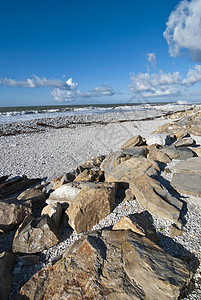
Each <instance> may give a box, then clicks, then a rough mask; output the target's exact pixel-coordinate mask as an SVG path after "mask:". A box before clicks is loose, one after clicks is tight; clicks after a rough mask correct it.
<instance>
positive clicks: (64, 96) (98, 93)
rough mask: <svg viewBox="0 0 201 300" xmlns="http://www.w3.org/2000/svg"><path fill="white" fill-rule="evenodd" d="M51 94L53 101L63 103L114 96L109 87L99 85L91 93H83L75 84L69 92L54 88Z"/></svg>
mask: <svg viewBox="0 0 201 300" xmlns="http://www.w3.org/2000/svg"><path fill="white" fill-rule="evenodd" d="M67 82H68V81H67ZM68 84H69V85H70V82H68ZM51 94H52V96H53V99H54V100H56V101H61V102H64V101H72V100H76V99H84V98H96V97H102V96H113V95H114V94H115V91H114V90H113V89H112V88H111V87H110V86H109V85H101V86H100V87H95V88H94V89H92V90H91V91H89V92H87V93H84V92H81V91H80V90H79V89H77V84H76V85H74V86H72V89H71V90H70V91H67V90H62V89H59V88H55V89H53V90H52V91H51Z"/></svg>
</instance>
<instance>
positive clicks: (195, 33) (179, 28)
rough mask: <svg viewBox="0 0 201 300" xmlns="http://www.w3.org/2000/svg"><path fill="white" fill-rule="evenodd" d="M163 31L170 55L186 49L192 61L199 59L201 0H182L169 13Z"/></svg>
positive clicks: (200, 54)
mask: <svg viewBox="0 0 201 300" xmlns="http://www.w3.org/2000/svg"><path fill="white" fill-rule="evenodd" d="M166 26H167V27H166V30H165V32H164V33H163V35H164V37H165V39H166V40H167V43H168V45H169V52H170V55H171V56H173V57H176V56H178V55H179V54H180V50H181V49H187V50H188V51H189V53H190V56H191V58H192V60H193V61H199V62H200V61H201V0H192V1H187V0H183V1H181V2H180V3H179V5H178V6H177V7H176V9H175V10H174V11H173V12H172V13H171V14H170V16H169V19H168V22H167V23H166Z"/></svg>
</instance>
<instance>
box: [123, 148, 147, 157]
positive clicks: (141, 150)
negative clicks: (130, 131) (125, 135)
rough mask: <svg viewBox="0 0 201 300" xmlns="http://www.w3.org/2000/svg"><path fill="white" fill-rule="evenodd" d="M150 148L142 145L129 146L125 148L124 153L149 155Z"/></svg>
mask: <svg viewBox="0 0 201 300" xmlns="http://www.w3.org/2000/svg"><path fill="white" fill-rule="evenodd" d="M148 152H149V151H148V149H147V147H146V146H142V147H129V148H126V149H125V150H123V154H124V155H130V156H135V157H140V156H142V157H147V154H148Z"/></svg>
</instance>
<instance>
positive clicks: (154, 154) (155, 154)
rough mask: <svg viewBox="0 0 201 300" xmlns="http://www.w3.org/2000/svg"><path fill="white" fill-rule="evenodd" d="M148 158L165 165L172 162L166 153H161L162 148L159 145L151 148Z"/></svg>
mask: <svg viewBox="0 0 201 300" xmlns="http://www.w3.org/2000/svg"><path fill="white" fill-rule="evenodd" d="M148 157H149V158H152V159H153V160H156V161H159V162H162V163H164V164H167V163H170V162H171V158H170V157H169V156H168V155H167V154H166V153H164V152H162V151H160V148H159V147H158V146H157V145H151V146H149V154H148Z"/></svg>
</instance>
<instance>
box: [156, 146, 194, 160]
mask: <svg viewBox="0 0 201 300" xmlns="http://www.w3.org/2000/svg"><path fill="white" fill-rule="evenodd" d="M160 151H161V152H163V153H165V154H167V155H168V156H169V157H170V158H171V159H178V160H186V159H188V158H191V157H194V156H197V154H196V153H195V152H194V151H192V150H191V149H189V148H186V147H183V148H182V147H180V148H176V147H174V146H169V147H162V148H160Z"/></svg>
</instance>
